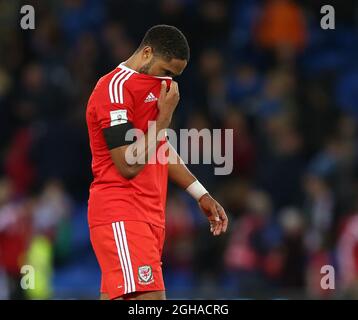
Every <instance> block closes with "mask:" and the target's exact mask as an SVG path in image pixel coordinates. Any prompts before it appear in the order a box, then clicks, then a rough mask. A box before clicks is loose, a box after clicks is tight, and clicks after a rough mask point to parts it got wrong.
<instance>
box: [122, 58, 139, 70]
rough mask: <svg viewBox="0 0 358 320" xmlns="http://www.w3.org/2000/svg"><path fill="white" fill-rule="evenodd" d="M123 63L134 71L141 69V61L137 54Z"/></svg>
mask: <svg viewBox="0 0 358 320" xmlns="http://www.w3.org/2000/svg"><path fill="white" fill-rule="evenodd" d="M123 65H124V66H125V67H127V68H129V69H132V70H134V71H137V72H138V71H139V69H140V62H139V59H138V57H137V55H136V54H133V55H132V56H130V57H129V58H128V59H127V60H126V61H124V62H123Z"/></svg>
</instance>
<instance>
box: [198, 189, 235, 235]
mask: <svg viewBox="0 0 358 320" xmlns="http://www.w3.org/2000/svg"><path fill="white" fill-rule="evenodd" d="M199 206H200V209H201V210H202V211H203V212H204V213H205V215H206V216H207V217H208V220H209V223H210V231H211V233H212V234H213V235H214V236H218V235H220V234H221V233H223V232H226V230H227V226H228V222H229V221H228V218H227V216H226V213H225V210H224V208H223V207H222V206H221V205H220V204H219V203H218V202H217V201H216V200H215V199H213V198H212V197H211V196H210V195H209V194H208V193H207V194H204V195H203V196H202V197H201V198H200V200H199Z"/></svg>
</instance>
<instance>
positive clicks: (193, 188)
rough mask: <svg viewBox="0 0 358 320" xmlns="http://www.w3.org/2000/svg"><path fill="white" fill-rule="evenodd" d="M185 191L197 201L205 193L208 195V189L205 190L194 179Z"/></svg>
mask: <svg viewBox="0 0 358 320" xmlns="http://www.w3.org/2000/svg"><path fill="white" fill-rule="evenodd" d="M185 191H186V192H188V193H189V194H190V195H191V196H192V197H193V198H194V199H195V200H196V201H198V202H200V200H201V198H202V197H203V196H205V195H206V194H207V195H209V192H208V190H206V189H205V187H204V186H203V185H202V184H201V183H200V182H199V181H198V180H195V181H194V182H193V183H192V184H190V185H189V186H188V187H187V188H186V189H185Z"/></svg>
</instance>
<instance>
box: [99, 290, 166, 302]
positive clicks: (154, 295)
mask: <svg viewBox="0 0 358 320" xmlns="http://www.w3.org/2000/svg"><path fill="white" fill-rule="evenodd" d="M100 299H101V300H109V297H108V295H107V293H101V297H100ZM125 299H126V300H166V296H165V291H148V292H134V293H129V294H126V295H125ZM114 300H123V297H119V298H116V299H114Z"/></svg>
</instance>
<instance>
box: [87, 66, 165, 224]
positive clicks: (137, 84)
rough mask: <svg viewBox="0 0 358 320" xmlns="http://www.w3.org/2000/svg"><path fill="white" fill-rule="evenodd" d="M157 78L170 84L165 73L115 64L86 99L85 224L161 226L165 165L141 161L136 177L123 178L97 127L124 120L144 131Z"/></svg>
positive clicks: (151, 111) (153, 108) (157, 91)
mask: <svg viewBox="0 0 358 320" xmlns="http://www.w3.org/2000/svg"><path fill="white" fill-rule="evenodd" d="M163 79H166V81H167V85H168V86H170V81H171V78H170V77H154V76H149V75H146V74H142V73H138V72H136V71H134V70H132V69H129V68H127V67H125V66H124V65H122V64H120V65H119V66H118V67H117V68H116V69H115V70H113V71H112V72H110V73H108V74H106V75H105V76H103V77H102V78H100V79H99V81H98V83H97V84H96V87H95V88H94V90H93V92H92V94H91V96H90V98H89V101H88V105H87V112H86V120H87V126H88V133H89V139H90V146H91V152H92V172H93V176H94V180H93V182H92V184H91V186H90V196H89V200H88V222H89V225H90V227H94V226H97V225H104V224H109V223H112V222H115V221H125V220H134V221H145V222H147V223H151V224H153V225H157V226H160V227H164V224H165V212H164V211H165V204H166V194H167V184H168V165H167V164H161V163H155V164H146V165H145V166H144V168H143V169H142V171H141V172H140V173H139V174H138V175H137V176H136V177H134V178H133V179H126V178H124V177H123V176H121V174H120V172H119V171H118V170H117V168H116V167H115V165H114V162H113V161H112V158H111V155H110V152H109V149H108V146H107V143H106V140H105V137H104V134H103V129H105V128H108V127H110V126H118V125H119V126H120V125H121V124H123V123H126V122H131V123H132V124H133V127H134V128H137V129H140V130H142V131H143V132H144V133H146V132H147V130H148V121H154V120H155V119H156V117H157V114H158V107H157V100H158V97H159V94H160V87H161V81H163ZM162 143H166V142H165V141H163V142H161V144H162ZM161 144H160V145H161ZM160 145H159V146H160ZM159 146H158V148H159ZM157 150H158V149H157Z"/></svg>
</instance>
